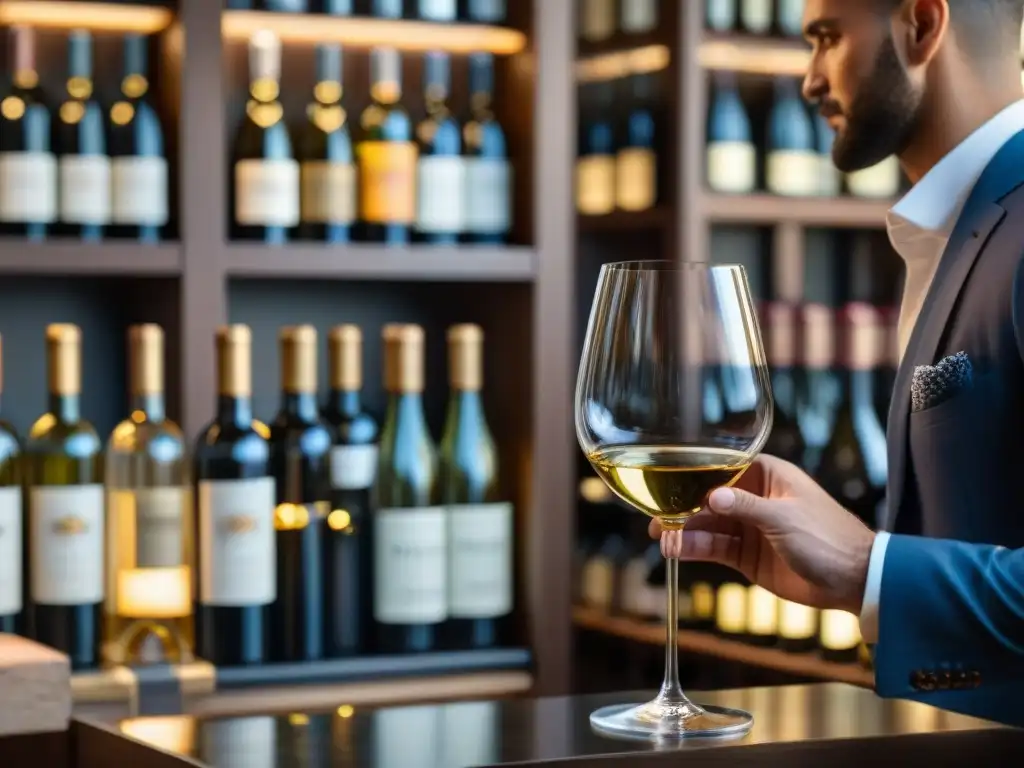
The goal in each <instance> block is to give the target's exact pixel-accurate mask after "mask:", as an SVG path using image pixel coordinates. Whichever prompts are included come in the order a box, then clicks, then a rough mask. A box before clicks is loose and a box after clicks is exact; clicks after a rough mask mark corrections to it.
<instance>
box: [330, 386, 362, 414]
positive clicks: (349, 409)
mask: <svg viewBox="0 0 1024 768" xmlns="http://www.w3.org/2000/svg"><path fill="white" fill-rule="evenodd" d="M327 404H328V406H329V407H330V408H331V410H333V411H334V412H335V413H339V414H341V415H342V416H348V417H349V418H352V417H354V416H358V415H359V414H360V413H362V410H363V404H362V396H361V393H360V392H359V390H358V389H352V390H349V389H332V390H331V391H330V394H329V395H328V396H327Z"/></svg>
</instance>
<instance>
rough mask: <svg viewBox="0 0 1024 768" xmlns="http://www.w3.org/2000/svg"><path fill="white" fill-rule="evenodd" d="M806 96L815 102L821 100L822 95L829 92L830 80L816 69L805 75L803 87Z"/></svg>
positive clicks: (808, 99)
mask: <svg viewBox="0 0 1024 768" xmlns="http://www.w3.org/2000/svg"><path fill="white" fill-rule="evenodd" d="M801 91H802V92H803V96H804V98H805V99H806V100H807V101H809V102H810V103H812V104H814V103H816V102H818V101H821V97H822V96H824V95H825V94H826V93H827V92H828V81H827V80H825V78H824V77H822V76H821V75H820V74H818V73H817V72H815V71H813V70H812V71H810V72H808V73H807V74H806V75H804V82H803V86H802V87H801Z"/></svg>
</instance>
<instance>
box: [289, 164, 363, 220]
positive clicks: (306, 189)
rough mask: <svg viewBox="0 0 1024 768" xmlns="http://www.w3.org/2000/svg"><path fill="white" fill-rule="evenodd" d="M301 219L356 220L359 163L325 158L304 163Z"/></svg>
mask: <svg viewBox="0 0 1024 768" xmlns="http://www.w3.org/2000/svg"><path fill="white" fill-rule="evenodd" d="M302 220H303V221H305V222H309V223H312V224H351V223H352V222H354V221H355V220H356V167H355V166H354V165H352V164H351V163H329V162H327V161H325V160H316V161H309V162H305V163H303V164H302Z"/></svg>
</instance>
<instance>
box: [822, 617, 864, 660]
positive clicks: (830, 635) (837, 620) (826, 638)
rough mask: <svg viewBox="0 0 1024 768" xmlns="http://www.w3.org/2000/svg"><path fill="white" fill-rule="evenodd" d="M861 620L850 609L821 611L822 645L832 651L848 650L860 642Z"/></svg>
mask: <svg viewBox="0 0 1024 768" xmlns="http://www.w3.org/2000/svg"><path fill="white" fill-rule="evenodd" d="M860 639H861V637H860V620H859V619H858V618H857V617H856V616H854V615H853V614H852V613H850V612H849V611H838V610H833V609H830V610H827V611H822V612H821V646H822V647H823V648H827V649H828V650H830V651H848V650H850V649H851V648H856V647H857V645H858V644H859V643H860Z"/></svg>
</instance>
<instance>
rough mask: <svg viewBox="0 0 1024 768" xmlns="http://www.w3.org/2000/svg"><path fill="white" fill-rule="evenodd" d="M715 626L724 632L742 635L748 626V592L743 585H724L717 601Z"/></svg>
mask: <svg viewBox="0 0 1024 768" xmlns="http://www.w3.org/2000/svg"><path fill="white" fill-rule="evenodd" d="M715 625H716V626H717V627H718V628H719V629H720V630H721V631H723V632H727V633H730V634H741V633H743V631H744V630H745V629H746V625H747V590H746V589H745V588H744V587H743V585H741V584H723V585H722V586H720V587H719V588H718V598H717V599H716V600H715Z"/></svg>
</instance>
